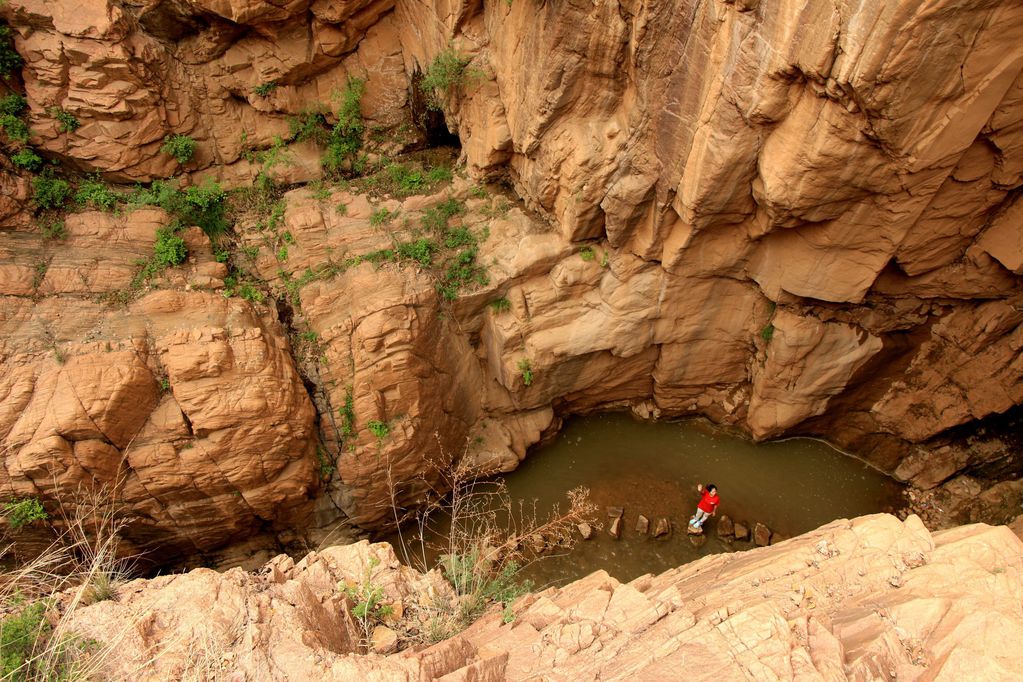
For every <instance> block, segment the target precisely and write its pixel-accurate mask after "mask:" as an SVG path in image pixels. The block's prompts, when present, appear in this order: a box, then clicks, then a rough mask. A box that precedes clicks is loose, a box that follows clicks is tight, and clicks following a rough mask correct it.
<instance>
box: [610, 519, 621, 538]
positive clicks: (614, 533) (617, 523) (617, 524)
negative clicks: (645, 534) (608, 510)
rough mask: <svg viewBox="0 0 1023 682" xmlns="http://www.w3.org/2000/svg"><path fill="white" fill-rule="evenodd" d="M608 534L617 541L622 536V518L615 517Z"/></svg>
mask: <svg viewBox="0 0 1023 682" xmlns="http://www.w3.org/2000/svg"><path fill="white" fill-rule="evenodd" d="M607 532H608V533H609V534H610V535H611V537H613V538H614V539H615V540H617V539H618V538H619V537H620V536H621V534H622V517H620V516H618V517H615V520H614V521H612V522H611V527H610V528H608V529H607Z"/></svg>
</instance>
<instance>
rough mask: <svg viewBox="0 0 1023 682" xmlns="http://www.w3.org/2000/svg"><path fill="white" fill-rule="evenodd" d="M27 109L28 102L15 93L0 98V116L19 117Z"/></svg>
mask: <svg viewBox="0 0 1023 682" xmlns="http://www.w3.org/2000/svg"><path fill="white" fill-rule="evenodd" d="M27 108H28V100H26V99H25V98H24V97H22V96H21V95H19V94H17V93H11V94H9V95H4V96H3V97H0V116H19V115H20V114H21V112H23V111H24V110H25V109H27Z"/></svg>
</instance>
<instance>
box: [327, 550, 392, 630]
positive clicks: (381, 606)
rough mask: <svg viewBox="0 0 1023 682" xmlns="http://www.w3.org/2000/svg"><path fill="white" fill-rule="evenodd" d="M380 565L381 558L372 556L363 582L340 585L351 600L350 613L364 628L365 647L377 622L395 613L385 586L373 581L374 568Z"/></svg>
mask: <svg viewBox="0 0 1023 682" xmlns="http://www.w3.org/2000/svg"><path fill="white" fill-rule="evenodd" d="M379 565H380V560H379V559H377V558H376V557H370V559H369V562H368V564H367V566H366V573H365V575H364V576H363V578H362V581H361V582H359V583H347V582H346V583H342V584H341V585H339V587H340V588H341V589H342V590H343V591H344V593H345V595H346V596H347V597H348V599H349V601H350V602H351V610H350V613H351V614H352V617H353V618H355V620H356V622H357V623H358V624H359V626H360V628H361V629H362V633H363V641H362V646H363V647H365V648H368V647H369V641H370V636H371V634H372V633H373V628H374V627H375V626H376V624H377V623H379V622H381V621H382V620H384V619H385V618H390V617H391V616H392V615H394V607H393V606H391V605H390V604H387V603H385V602H384V597H385V594H384V588H383V587H381V586H380V585H377V584H376V583H374V582H373V570H374V569H375V568H376V567H377V566H379Z"/></svg>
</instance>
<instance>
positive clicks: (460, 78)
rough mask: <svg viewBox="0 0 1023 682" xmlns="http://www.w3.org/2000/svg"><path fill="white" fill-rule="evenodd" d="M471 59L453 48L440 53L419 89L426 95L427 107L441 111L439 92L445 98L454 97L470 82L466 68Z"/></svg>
mask: <svg viewBox="0 0 1023 682" xmlns="http://www.w3.org/2000/svg"><path fill="white" fill-rule="evenodd" d="M470 61H471V59H470V58H469V57H466V56H463V55H461V54H459V53H458V52H456V51H455V49H454V48H453V47H451V46H448V47H447V48H446V49H444V50H443V51H441V52H440V54H438V55H437V56H436V57H434V59H433V61H432V62H431V63H430V66H428V67H427V69H426V71H425V72H424V73H423V78H422V80H421V81H419V87H420V88H421V89H422V91H423V93H424V94H425V95H426V100H427V106H428V107H430V108H431V109H440V101H439V100H438V98H437V95H436V93H437V91H438V90H439V91H440V92H441V93H443V96H444V97H450V96H452V95H454V94H455V93H456V92H457V91H458V90H459V89H460V88H461V87H462V86H463V85H465V84H466V82H467V80H468V74H467V73H466V67H467V66H469V62H470Z"/></svg>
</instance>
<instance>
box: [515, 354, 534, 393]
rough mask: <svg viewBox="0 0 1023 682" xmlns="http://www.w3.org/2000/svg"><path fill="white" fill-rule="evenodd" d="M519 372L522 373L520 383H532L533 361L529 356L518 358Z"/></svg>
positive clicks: (527, 384)
mask: <svg viewBox="0 0 1023 682" xmlns="http://www.w3.org/2000/svg"><path fill="white" fill-rule="evenodd" d="M518 367H519V372H520V373H521V374H522V383H523V384H525V385H526V386H529V385H531V384H532V383H533V363H531V362H530V361H529V358H522V359H521V360H519V365H518Z"/></svg>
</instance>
